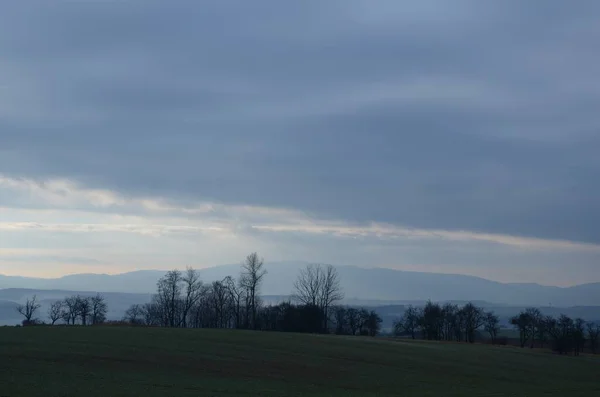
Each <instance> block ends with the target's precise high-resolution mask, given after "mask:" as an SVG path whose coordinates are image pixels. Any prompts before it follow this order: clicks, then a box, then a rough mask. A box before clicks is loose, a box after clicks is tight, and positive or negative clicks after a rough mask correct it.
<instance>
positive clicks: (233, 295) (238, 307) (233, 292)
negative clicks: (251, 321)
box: [223, 276, 246, 328]
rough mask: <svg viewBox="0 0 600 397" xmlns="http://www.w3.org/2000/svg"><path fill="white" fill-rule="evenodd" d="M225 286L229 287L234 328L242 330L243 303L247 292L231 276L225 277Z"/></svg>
mask: <svg viewBox="0 0 600 397" xmlns="http://www.w3.org/2000/svg"><path fill="white" fill-rule="evenodd" d="M223 284H225V286H227V290H228V291H229V301H230V302H231V309H232V312H233V321H234V327H235V328H240V327H241V325H242V302H243V301H244V297H245V292H246V291H245V289H244V288H243V287H242V286H241V285H239V284H238V283H236V282H235V280H234V279H233V277H231V276H227V277H225V279H224V280H223Z"/></svg>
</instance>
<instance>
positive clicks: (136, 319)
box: [123, 304, 144, 325]
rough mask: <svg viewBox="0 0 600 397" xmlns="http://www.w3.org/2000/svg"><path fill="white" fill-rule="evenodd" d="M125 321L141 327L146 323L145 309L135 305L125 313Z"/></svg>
mask: <svg viewBox="0 0 600 397" xmlns="http://www.w3.org/2000/svg"><path fill="white" fill-rule="evenodd" d="M123 320H124V321H127V322H128V323H130V324H133V325H139V324H142V323H143V322H144V307H143V306H142V305H138V304H134V305H131V306H130V307H129V309H127V310H126V311H125V316H123Z"/></svg>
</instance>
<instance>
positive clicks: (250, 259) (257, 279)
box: [241, 252, 267, 329]
mask: <svg viewBox="0 0 600 397" xmlns="http://www.w3.org/2000/svg"><path fill="white" fill-rule="evenodd" d="M263 265H264V260H263V259H261V258H259V257H258V254H257V253H256V252H253V253H252V254H250V255H248V256H247V257H246V261H245V262H244V264H243V265H242V275H241V285H242V286H243V287H244V288H245V289H246V291H247V301H248V306H249V310H250V314H251V315H252V328H254V329H256V328H257V327H256V325H257V324H256V313H257V307H258V305H257V303H258V302H257V301H258V299H257V298H258V297H257V295H258V293H259V291H260V285H261V283H262V280H263V278H264V277H265V275H266V274H267V271H266V270H265V269H263Z"/></svg>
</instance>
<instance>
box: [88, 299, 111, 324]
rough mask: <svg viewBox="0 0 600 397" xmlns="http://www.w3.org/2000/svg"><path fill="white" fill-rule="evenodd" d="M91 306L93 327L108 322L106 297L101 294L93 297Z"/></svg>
mask: <svg viewBox="0 0 600 397" xmlns="http://www.w3.org/2000/svg"><path fill="white" fill-rule="evenodd" d="M90 305H91V321H92V325H97V324H102V323H103V322H104V321H106V313H107V312H108V305H107V304H106V301H105V300H104V297H103V296H102V295H100V294H96V295H95V296H92V297H91V298H90Z"/></svg>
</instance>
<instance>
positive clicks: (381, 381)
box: [0, 327, 600, 397]
mask: <svg viewBox="0 0 600 397" xmlns="http://www.w3.org/2000/svg"><path fill="white" fill-rule="evenodd" d="M598 379H600V360H598V359H596V358H595V357H578V358H575V357H558V356H555V355H551V354H549V353H545V352H541V351H529V350H527V349H517V348H510V347H492V346H481V345H476V346H469V345H462V344H461V345H458V344H442V343H426V342H416V343H413V342H396V341H386V340H374V339H363V338H348V337H334V336H312V335H295V334H282V333H254V332H244V331H223V330H201V331H198V330H169V329H142V328H139V329H128V328H92V327H88V328H65V327H56V328H0V396H30V395H31V396H33V395H40V396H41V395H44V396H49V395H50V396H56V395H61V396H65V395H73V396H84V395H85V396H96V395H97V396H108V395H111V396H113V395H144V396H146V397H148V396H158V395H167V396H175V395H177V396H187V395H190V396H192V395H194V396H198V395H243V394H246V395H270V396H287V395H289V396H294V395H306V394H313V395H323V396H326V395H327V396H329V395H343V396H352V395H361V396H362V395H373V396H375V395H377V396H382V395H398V394H399V393H400V394H401V395H419V396H441V395H443V396H453V395H455V396H465V395H468V396H475V395H477V396H480V395H481V396H502V395H505V396H519V395H523V396H525V395H527V396H535V395H557V396H564V395H569V396H576V395H582V396H583V395H585V396H588V397H589V396H592V395H600V382H598Z"/></svg>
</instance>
